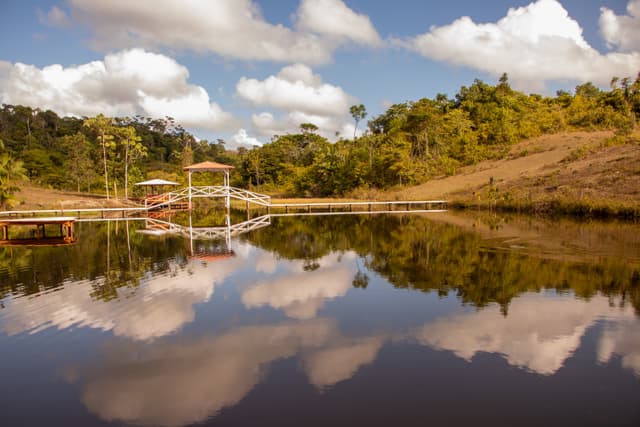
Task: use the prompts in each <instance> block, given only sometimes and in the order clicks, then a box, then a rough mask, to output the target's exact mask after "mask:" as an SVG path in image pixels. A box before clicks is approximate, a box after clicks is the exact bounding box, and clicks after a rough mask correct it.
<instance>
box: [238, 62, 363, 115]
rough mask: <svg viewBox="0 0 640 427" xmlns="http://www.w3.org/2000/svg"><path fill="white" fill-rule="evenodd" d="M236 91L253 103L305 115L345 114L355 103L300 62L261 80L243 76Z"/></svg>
mask: <svg viewBox="0 0 640 427" xmlns="http://www.w3.org/2000/svg"><path fill="white" fill-rule="evenodd" d="M236 90H237V92H238V95H239V96H240V97H242V98H243V99H245V100H247V101H249V102H250V103H251V104H253V105H256V106H268V107H273V108H277V109H280V110H294V111H301V112H304V113H306V114H317V115H330V114H335V113H336V112H339V113H346V112H348V110H349V106H350V105H351V104H352V103H353V102H354V99H353V98H352V97H351V96H349V95H347V93H346V92H344V91H343V90H342V88H340V87H339V86H334V85H331V84H327V83H322V80H321V78H320V76H318V75H314V74H313V72H312V71H311V69H310V68H309V67H307V66H306V65H303V64H295V65H290V66H287V67H284V68H283V69H282V70H280V72H279V73H278V74H276V75H275V76H269V77H267V78H266V79H265V80H262V81H260V80H257V79H248V78H246V77H242V78H241V79H240V81H239V82H238V84H237V85H236Z"/></svg>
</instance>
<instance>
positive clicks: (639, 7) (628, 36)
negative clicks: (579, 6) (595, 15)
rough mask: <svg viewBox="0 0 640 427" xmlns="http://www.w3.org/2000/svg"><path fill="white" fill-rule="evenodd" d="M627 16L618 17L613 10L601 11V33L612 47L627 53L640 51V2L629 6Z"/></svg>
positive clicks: (604, 8) (632, 2) (639, 0)
mask: <svg viewBox="0 0 640 427" xmlns="http://www.w3.org/2000/svg"><path fill="white" fill-rule="evenodd" d="M627 12H628V13H629V14H628V15H626V16H618V15H616V14H615V13H614V12H613V11H612V10H611V9H608V8H606V7H603V8H601V9H600V31H601V32H602V36H603V37H604V39H605V40H606V41H607V43H608V44H609V45H610V46H618V47H619V48H620V49H621V50H622V51H625V52H638V51H639V50H640V0H631V1H629V3H628V4H627Z"/></svg>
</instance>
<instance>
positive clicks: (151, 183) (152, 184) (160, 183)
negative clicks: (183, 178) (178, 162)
mask: <svg viewBox="0 0 640 427" xmlns="http://www.w3.org/2000/svg"><path fill="white" fill-rule="evenodd" d="M135 185H137V186H140V187H144V195H145V197H147V196H149V189H151V195H154V194H159V193H164V191H160V192H158V191H156V189H157V188H158V187H160V188H162V187H168V186H173V187H175V186H176V185H180V184H179V183H177V182H173V181H167V180H166V179H150V180H148V181H142V182H137V183H136V184H135Z"/></svg>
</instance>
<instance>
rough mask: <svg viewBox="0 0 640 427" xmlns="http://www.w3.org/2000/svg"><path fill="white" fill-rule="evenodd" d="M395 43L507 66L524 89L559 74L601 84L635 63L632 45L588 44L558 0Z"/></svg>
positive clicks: (638, 64) (541, 0)
mask: <svg viewBox="0 0 640 427" xmlns="http://www.w3.org/2000/svg"><path fill="white" fill-rule="evenodd" d="M613 40H616V39H615V38H613V36H612V41H613ZM625 40H626V39H625ZM399 43H400V44H401V45H403V46H405V47H407V48H409V49H412V50H415V51H417V52H419V53H420V54H422V55H423V56H425V57H428V58H431V59H435V60H438V61H445V62H449V63H451V64H456V65H463V66H467V67H471V68H474V69H477V70H481V71H484V72H487V73H490V74H493V75H500V74H501V73H503V72H507V73H508V74H509V76H510V77H511V80H512V82H513V83H514V85H515V86H516V87H520V88H527V89H533V88H535V89H540V88H543V87H544V83H545V81H547V80H559V79H569V80H579V81H592V82H594V83H596V84H601V85H606V84H608V83H609V81H610V80H611V77H612V75H614V74H615V75H634V74H635V73H636V72H637V70H638V69H640V53H638V52H637V51H635V52H629V53H619V52H611V53H608V54H601V53H599V52H598V51H597V50H595V49H594V48H593V47H591V46H590V45H589V44H588V43H587V42H586V41H585V39H584V37H583V35H582V28H581V27H580V25H579V24H578V22H576V21H575V20H574V19H573V18H571V17H570V16H569V14H568V12H567V11H566V9H565V8H564V7H563V6H562V5H561V4H560V3H559V2H558V1H557V0H538V1H536V2H534V3H531V4H529V5H528V6H525V7H520V8H512V9H509V11H508V13H507V15H506V16H505V17H504V18H502V19H500V20H499V21H498V22H496V23H484V24H479V23H476V22H474V21H473V20H472V19H471V18H469V17H466V16H465V17H461V18H459V19H457V20H455V21H454V22H452V23H451V24H449V25H445V26H442V27H432V28H431V29H430V31H429V32H428V33H425V34H421V35H419V36H417V37H415V38H412V39H410V40H405V41H401V42H399Z"/></svg>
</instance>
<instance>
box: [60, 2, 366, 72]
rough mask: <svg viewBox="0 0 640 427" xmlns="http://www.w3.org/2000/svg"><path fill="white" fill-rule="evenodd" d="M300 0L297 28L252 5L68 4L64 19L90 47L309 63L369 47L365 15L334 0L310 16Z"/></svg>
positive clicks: (329, 59)
mask: <svg viewBox="0 0 640 427" xmlns="http://www.w3.org/2000/svg"><path fill="white" fill-rule="evenodd" d="M308 3H313V2H303V3H302V4H301V6H300V11H299V12H298V14H297V15H298V16H299V18H298V20H299V25H298V28H290V27H287V26H286V25H283V24H280V23H271V22H268V21H267V20H265V18H264V17H263V16H262V13H261V11H260V7H259V6H258V4H257V3H256V2H255V1H252V0H216V1H210V0H183V1H180V2H176V1H173V0H153V1H151V0H147V1H130V0H110V1H108V2H103V1H95V0H69V1H68V6H69V7H70V9H71V16H73V17H74V19H75V20H77V21H79V22H81V23H83V24H84V25H86V26H87V28H89V29H90V31H92V33H93V40H92V44H93V46H94V47H96V48H98V49H114V48H115V49H122V48H128V47H133V46H136V47H137V46H144V47H147V48H157V47H168V48H171V49H182V50H190V51H194V52H205V53H214V54H217V55H220V56H223V57H227V58H232V59H241V60H259V61H279V62H294V61H302V62H305V63H310V64H317V63H327V62H330V61H331V57H332V54H333V51H334V50H335V49H336V48H337V47H339V46H340V45H342V44H344V43H347V42H356V43H361V44H362V43H364V44H377V43H379V37H378V35H377V32H376V31H375V29H374V28H373V25H372V24H371V22H370V20H369V18H368V17H367V16H365V15H361V14H357V13H355V12H353V11H352V10H351V9H349V8H348V7H347V6H346V5H345V4H344V3H343V2H342V1H340V0H331V1H330V2H329V3H330V5H331V9H325V10H322V14H321V15H322V16H321V17H315V18H312V17H310V16H309V12H313V11H314V10H315V9H314V8H316V7H317V6H313V5H309V4H308Z"/></svg>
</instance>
